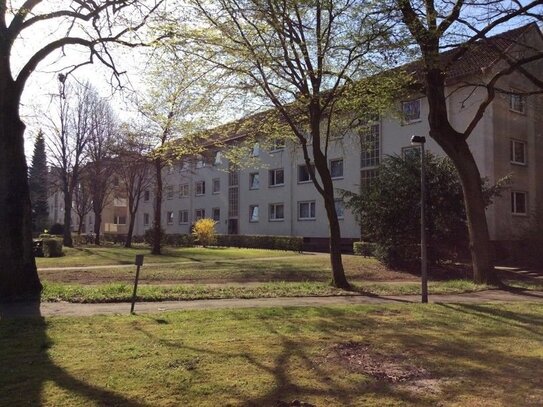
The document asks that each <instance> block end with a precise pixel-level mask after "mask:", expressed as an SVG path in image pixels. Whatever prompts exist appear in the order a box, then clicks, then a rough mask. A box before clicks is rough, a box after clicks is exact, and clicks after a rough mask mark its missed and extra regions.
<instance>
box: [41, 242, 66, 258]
mask: <svg viewBox="0 0 543 407" xmlns="http://www.w3.org/2000/svg"><path fill="white" fill-rule="evenodd" d="M42 242H43V246H42V250H43V256H44V257H61V256H62V255H63V254H64V253H62V240H60V239H43V240H42Z"/></svg>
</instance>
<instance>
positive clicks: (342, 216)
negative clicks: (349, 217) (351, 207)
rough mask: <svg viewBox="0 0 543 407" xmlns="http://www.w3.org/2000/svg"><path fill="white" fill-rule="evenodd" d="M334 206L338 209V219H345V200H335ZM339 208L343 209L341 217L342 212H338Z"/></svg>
mask: <svg viewBox="0 0 543 407" xmlns="http://www.w3.org/2000/svg"><path fill="white" fill-rule="evenodd" d="M334 206H335V207H336V213H337V218H338V219H339V220H343V219H345V202H343V199H341V198H335V199H334ZM338 207H341V209H342V210H341V215H340V213H339V212H340V211H338Z"/></svg>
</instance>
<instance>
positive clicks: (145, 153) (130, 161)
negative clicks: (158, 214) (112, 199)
mask: <svg viewBox="0 0 543 407" xmlns="http://www.w3.org/2000/svg"><path fill="white" fill-rule="evenodd" d="M150 150H151V149H150V147H149V143H148V140H147V137H146V136H145V135H144V134H143V133H142V132H130V131H124V132H122V133H121V138H120V141H119V142H118V144H117V146H116V149H115V155H116V158H115V160H116V162H117V166H116V171H117V174H118V175H119V178H120V181H121V185H122V189H123V192H124V193H125V194H126V196H127V199H128V212H129V214H130V219H129V223H128V232H127V234H126V241H125V244H124V246H125V247H132V235H133V233H134V225H135V222H136V214H137V212H138V208H139V203H140V201H141V199H142V198H143V193H144V191H145V190H147V189H148V188H149V187H150V186H151V185H152V184H153V177H152V173H151V171H152V169H153V166H152V164H153V163H152V161H151V160H150V158H149V153H150Z"/></svg>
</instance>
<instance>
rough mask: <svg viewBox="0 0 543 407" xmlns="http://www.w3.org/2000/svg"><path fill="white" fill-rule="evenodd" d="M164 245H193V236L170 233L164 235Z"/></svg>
mask: <svg viewBox="0 0 543 407" xmlns="http://www.w3.org/2000/svg"><path fill="white" fill-rule="evenodd" d="M164 238H165V241H166V245H168V246H175V247H192V246H194V236H192V235H185V234H181V233H171V234H166V235H164Z"/></svg>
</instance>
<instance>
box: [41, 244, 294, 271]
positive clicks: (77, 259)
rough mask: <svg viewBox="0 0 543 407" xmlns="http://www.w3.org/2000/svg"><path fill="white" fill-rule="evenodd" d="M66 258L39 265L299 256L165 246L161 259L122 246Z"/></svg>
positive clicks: (68, 251) (75, 251) (72, 252)
mask: <svg viewBox="0 0 543 407" xmlns="http://www.w3.org/2000/svg"><path fill="white" fill-rule="evenodd" d="M63 251H64V256H63V257H55V258H43V257H41V258H37V259H36V262H37V265H38V267H39V268H41V267H80V266H81V267H83V266H99V265H115V264H134V257H135V256H136V254H144V255H145V262H147V263H172V262H184V261H195V262H199V261H206V260H220V259H223V260H231V259H250V258H257V257H283V256H296V255H298V253H295V252H287V251H279V250H263V249H237V248H226V247H216V248H215V247H214V248H203V247H178V248H174V247H164V248H163V251H162V252H163V254H162V255H161V256H155V255H152V254H151V253H150V249H149V247H148V246H143V245H142V246H140V247H135V248H131V249H126V248H124V247H120V246H105V247H96V246H86V247H80V248H69V247H65V248H64V249H63Z"/></svg>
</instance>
